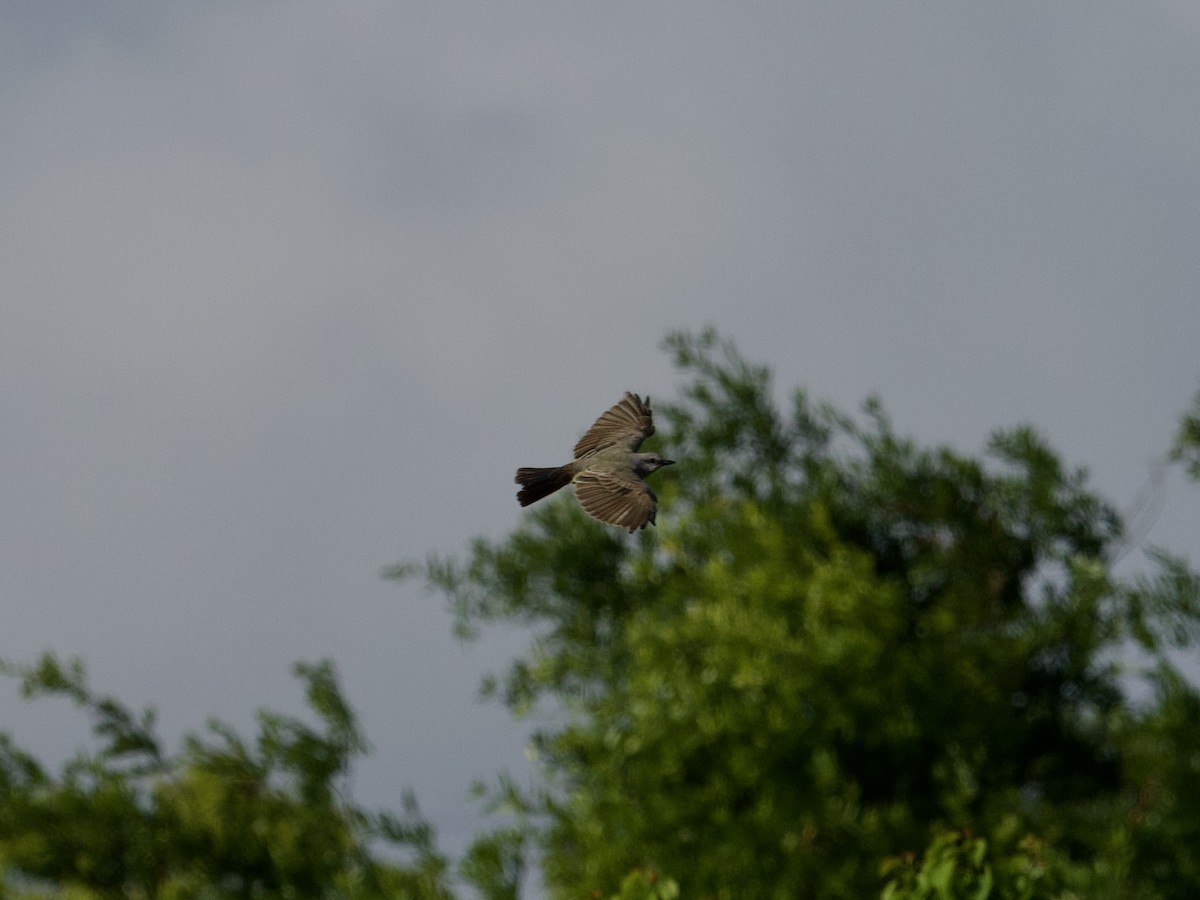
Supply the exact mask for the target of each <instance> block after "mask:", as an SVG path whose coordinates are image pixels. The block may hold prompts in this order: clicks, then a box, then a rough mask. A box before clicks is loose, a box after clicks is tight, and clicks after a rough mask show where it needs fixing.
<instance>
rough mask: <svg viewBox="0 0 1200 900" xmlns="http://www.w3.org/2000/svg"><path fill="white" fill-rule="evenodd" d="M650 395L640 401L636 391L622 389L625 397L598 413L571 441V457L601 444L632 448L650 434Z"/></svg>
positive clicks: (639, 444)
mask: <svg viewBox="0 0 1200 900" xmlns="http://www.w3.org/2000/svg"><path fill="white" fill-rule="evenodd" d="M652 417H653V413H652V412H651V410H650V398H649V397H647V398H646V401H645V402H644V403H643V402H642V398H641V397H639V396H638V395H637V394H631V393H629V392H628V391H626V392H625V399H624V400H622V401H621V402H620V403H618V404H617V405H616V406H614V407H613V408H612V409H610V410H609V411H608V412H606V413H605V414H604V415H602V416H601V417H600V418H598V419H597V420H596V423H595V424H594V425H592V427H591V428H589V429H588V430H587V434H585V435H584V436H583V437H581V438H580V439H579V443H578V444H576V445H575V458H576V459H579V458H580V457H581V456H586V455H587V454H589V453H591V452H593V451H595V450H602V449H604V448H605V447H614V446H617V447H624V448H625V449H626V450H629V451H630V452H633V451H635V450H637V448H638V447H640V446H641V444H642V441H644V440H645V439H646V438H648V437H650V435H652V434H654V422H653V418H652Z"/></svg>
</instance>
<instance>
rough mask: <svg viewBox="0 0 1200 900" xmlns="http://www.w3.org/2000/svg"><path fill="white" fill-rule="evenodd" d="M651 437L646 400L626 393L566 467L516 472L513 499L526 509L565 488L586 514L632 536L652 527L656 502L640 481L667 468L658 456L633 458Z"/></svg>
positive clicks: (668, 462)
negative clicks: (516, 487) (516, 489)
mask: <svg viewBox="0 0 1200 900" xmlns="http://www.w3.org/2000/svg"><path fill="white" fill-rule="evenodd" d="M652 434H654V421H653V413H652V411H651V409H650V399H649V398H646V400H645V401H644V402H643V400H642V399H641V398H640V397H639V396H638V395H637V394H631V393H629V392H626V394H625V399H623V400H622V401H621V402H620V403H618V404H617V405H616V406H614V407H612V409H610V410H608V412H606V413H605V414H604V415H602V416H601V417H600V418H599V419H597V420H596V422H595V424H594V425H592V427H591V428H589V429H588V430H587V433H585V434H584V436H583V437H581V438H580V439H579V443H577V444H576V445H575V458H574V459H573V460H571V462H569V463H567V464H566V465H565V466H554V467H551V468H545V469H531V468H525V469H518V470H517V484H519V485H521V490H520V491H519V492H518V493H517V500H518V501H520V503H521V505H522V506H528V505H529V504H531V503H534V502H536V501H538V500H541V499H542V498H543V497H546V496H549V495H550V494H553V493H554V492H555V491H557V490H559V489H560V488H564V487H566V486H567V485H568V484H574V485H575V495H576V496H577V497H578V498H579V503H580V505H582V506H583V508H584V510H586V511H587V512H588V514H589V515H592V516H594V517H595V518H597V519H599V520H600V521H601V522H605V523H607V524H609V525H617V526H620V527H621V528H628V529H629V532H630V533H631V534H632V533H633V532H635V531H637V530H638V529H639V528H645V527H646V525H647V523H651V524H653V523H654V520H655V516H656V515H657V512H658V498H657V497H656V496H654V491H652V490H650V486H649V485H648V484H646V482H645V480H644V479H645V477H646V476H647V475H649V474H650V473H651V472H653V471H655V470H656V469H660V468H662V467H663V466H669V465H672V463H673V461H672V460H669V459H663V458H662V457H661V456H659V455H658V454H657V453H638V452H637V449H638V447H639V446H641V443H642V441H643V440H645V439H646V438H648V437H649V436H650V435H652Z"/></svg>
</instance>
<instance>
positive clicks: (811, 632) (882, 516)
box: [0, 331, 1200, 900]
mask: <svg viewBox="0 0 1200 900" xmlns="http://www.w3.org/2000/svg"><path fill="white" fill-rule="evenodd" d="M666 347H667V350H668V351H669V352H670V353H671V354H672V356H673V358H674V361H675V363H676V365H677V367H678V368H679V370H680V372H681V373H682V376H683V379H684V384H683V388H682V392H681V399H680V400H679V401H678V402H675V403H667V404H663V403H662V402H661V401H660V402H659V403H658V404H657V406H658V410H657V413H658V425H659V429H658V434H657V435H656V436H655V438H653V439H652V441H651V443H650V446H648V447H647V448H644V449H661V450H663V451H664V452H665V453H666V454H667V455H670V456H671V457H672V458H674V459H676V460H678V461H679V465H677V466H675V467H674V468H673V469H671V470H668V471H666V472H665V473H663V474H661V475H659V476H657V478H658V481H657V483H656V490H657V491H658V493H659V495H660V500H661V514H660V515H659V517H658V528H657V529H648V530H647V531H645V532H640V533H638V534H637V535H636V536H632V537H631V536H628V535H626V534H625V533H624V532H622V531H618V530H616V529H611V528H607V527H605V526H603V525H601V524H599V523H597V522H595V521H594V520H592V519H590V518H588V517H587V516H586V514H584V513H583V511H582V510H581V509H579V507H578V505H577V504H575V503H573V502H572V501H571V500H570V499H569V498H566V499H555V500H551V501H548V502H546V503H544V504H541V505H540V506H539V507H536V508H534V509H533V510H531V511H529V512H528V513H527V514H526V516H525V518H524V519H523V520H522V524H521V525H520V527H518V528H517V529H516V531H515V532H513V533H512V534H511V535H509V536H508V537H506V538H504V539H503V540H499V541H486V540H482V539H481V540H476V541H475V542H474V543H473V544H472V545H471V546H470V548H469V551H468V552H467V554H466V555H465V556H464V557H462V558H457V557H449V558H447V557H431V558H429V559H427V560H425V561H424V562H422V563H416V564H414V563H402V564H400V565H398V566H396V567H395V568H394V569H393V570H392V572H391V574H393V575H395V576H397V577H403V578H414V577H415V578H419V579H424V580H425V581H426V582H427V583H428V584H430V585H432V586H433V587H434V588H435V589H436V590H437V591H439V592H441V593H442V594H444V596H445V597H446V598H447V600H448V602H449V604H450V608H451V610H452V611H453V615H454V623H455V628H456V629H457V631H458V632H459V633H460V634H462V635H464V636H468V637H469V636H471V635H475V634H479V633H481V632H482V631H484V630H486V629H487V628H489V627H493V626H496V625H506V626H507V625H511V624H514V623H515V624H519V625H522V626H525V627H526V628H528V629H529V633H530V634H531V643H530V645H529V648H528V651H527V652H526V653H525V654H524V655H523V656H522V657H521V658H519V659H518V660H516V661H515V662H514V663H513V664H512V666H511V667H510V668H509V669H508V670H507V671H505V672H502V673H499V674H498V675H497V676H495V677H492V678H489V679H488V680H487V681H486V682H485V684H484V685H483V691H484V694H485V695H486V696H488V697H490V698H492V699H494V700H496V701H498V702H501V703H503V704H505V705H506V706H507V707H508V709H509V710H511V712H512V714H513V715H515V716H518V717H521V716H528V715H530V714H531V713H532V712H534V711H541V712H544V713H546V715H545V716H543V717H541V718H540V719H539V721H544V722H547V723H550V724H548V725H546V726H545V727H543V728H542V729H541V730H540V731H538V732H537V733H536V735H535V738H534V741H533V747H532V750H533V752H534V753H535V755H536V760H537V766H538V770H539V772H540V774H541V778H542V783H541V787H540V788H539V789H537V790H532V791H528V790H521V789H518V787H517V786H516V785H515V783H514V782H513V781H512V780H511V779H508V778H506V777H504V776H503V775H501V776H500V778H499V780H498V782H497V784H496V785H495V786H494V787H492V788H486V789H485V788H479V793H480V794H481V796H482V797H483V800H484V803H485V806H486V808H487V809H489V810H491V811H493V812H494V813H496V814H497V819H496V821H497V825H496V827H495V828H493V829H492V830H491V831H488V832H486V833H484V834H481V835H480V837H479V838H478V839H477V841H476V842H475V844H474V845H473V846H472V847H471V849H470V850H469V851H468V853H467V854H466V855H465V857H464V858H463V859H462V860H459V861H458V864H457V866H452V865H451V864H450V862H449V861H448V860H446V859H445V858H444V857H443V856H442V855H441V854H440V853H439V852H438V851H437V850H436V848H435V846H434V840H433V835H432V831H431V829H430V827H429V825H428V823H426V822H425V821H424V820H423V819H422V818H421V816H420V814H419V812H418V810H417V809H416V806H415V801H413V803H412V805H410V806H409V807H408V808H407V809H406V810H404V811H402V813H401V814H400V815H389V814H386V813H377V812H369V811H366V810H363V809H361V808H359V807H358V806H356V805H354V804H353V803H352V802H350V801H349V800H347V799H346V798H345V797H344V796H343V795H342V793H341V792H340V791H339V790H338V789H337V785H338V783H339V779H341V778H343V777H344V776H345V774H346V773H347V771H348V769H349V767H350V766H351V764H352V762H353V760H354V759H355V758H356V757H357V756H358V755H359V754H361V753H362V752H363V751H364V748H365V741H364V739H363V737H362V735H361V734H360V733H359V731H358V729H357V725H356V723H355V721H354V717H353V713H352V711H351V709H350V707H349V705H348V703H347V702H346V700H345V699H344V698H343V697H342V695H341V693H340V691H339V689H338V686H337V683H336V678H335V676H334V671H333V669H332V666H331V664H329V663H322V664H318V665H307V666H301V667H299V668H298V670H297V672H298V675H299V676H300V678H301V679H302V680H303V681H304V683H305V685H306V687H307V691H308V698H309V703H310V706H311V707H312V710H313V713H314V715H315V716H316V717H317V719H318V721H319V723H320V725H319V726H318V727H314V726H313V725H311V724H305V723H304V722H301V721H299V720H296V719H292V718H288V717H281V716H277V715H275V714H271V713H263V714H262V715H261V716H260V720H259V729H260V733H259V734H258V735H257V737H256V739H255V740H253V741H245V740H243V739H242V738H240V737H238V736H237V735H236V734H234V733H233V732H232V731H231V730H230V729H228V728H227V727H225V726H222V725H220V724H215V725H213V726H211V728H210V730H209V732H208V734H207V736H193V737H190V738H188V739H187V740H186V741H185V743H184V746H183V748H182V749H181V750H180V751H179V752H178V753H176V754H174V755H169V754H166V753H165V752H164V751H163V749H162V748H161V746H160V744H159V742H158V740H157V738H155V736H154V733H153V719H152V717H151V716H149V715H141V716H138V715H134V714H133V713H131V712H130V711H128V710H126V709H125V708H124V707H122V706H121V705H120V704H119V703H118V702H117V701H115V700H112V699H111V698H102V697H96V696H94V695H93V694H92V693H91V692H90V689H89V688H88V687H87V685H86V682H85V680H84V678H83V673H82V670H81V669H78V668H76V667H73V666H71V665H64V664H61V663H59V662H58V661H57V660H55V659H54V658H52V657H48V658H46V659H44V660H43V661H42V662H41V663H40V664H39V665H36V666H33V667H30V668H21V667H18V666H11V665H10V666H9V667H8V669H9V671H10V673H12V674H14V675H16V676H18V677H19V679H20V680H21V684H22V686H23V688H24V689H25V690H26V691H27V692H28V693H32V694H44V693H56V694H62V695H66V696H68V697H71V698H72V699H74V700H75V702H76V703H78V704H80V705H81V706H83V707H84V708H86V709H87V710H88V711H89V712H90V714H91V715H92V716H93V721H94V730H95V732H96V734H97V736H98V738H99V739H100V740H101V745H102V746H101V748H100V750H99V751H98V752H95V753H92V754H90V755H88V754H81V755H80V756H78V757H77V758H76V759H74V760H72V761H71V762H70V763H68V765H67V766H66V767H65V768H64V770H63V772H62V773H61V774H59V775H51V774H49V773H48V772H47V771H46V770H45V769H44V768H43V767H42V766H41V764H40V763H38V762H37V761H36V760H34V759H33V758H32V757H31V756H29V755H28V754H27V753H24V752H23V751H21V750H20V749H19V748H18V747H17V746H16V744H15V743H14V742H13V740H12V739H11V737H10V736H7V735H5V736H4V737H3V740H2V741H0V865H3V866H5V867H7V870H8V872H9V875H10V877H9V878H8V880H7V881H5V882H2V883H0V896H4V891H6V890H7V891H8V892H10V893H12V894H13V895H14V896H28V895H30V893H31V892H35V893H36V891H44V892H45V893H46V894H47V895H49V894H53V893H54V892H55V891H57V890H59V889H68V888H69V889H71V890H74V891H76V892H77V893H76V894H75V896H81V897H83V896H86V897H93V896H94V897H105V896H143V897H159V896H162V897H214V898H215V897H226V896H228V897H241V896H254V897H287V896H297V897H300V896H352V897H368V896H369V897H375V896H380V897H384V896H388V897H411V898H418V900H423V898H435V897H436V898H441V897H450V896H452V895H454V894H455V892H456V891H458V890H459V887H460V886H461V885H462V884H463V883H466V884H469V885H472V886H473V889H474V890H475V891H476V892H478V893H479V894H480V895H482V896H484V897H487V898H495V900H499V898H516V897H518V896H519V895H520V885H521V882H522V879H523V877H524V875H525V873H526V872H527V871H528V870H529V868H530V867H531V865H533V864H534V863H536V864H537V865H538V867H539V868H540V870H541V872H542V874H543V878H544V881H545V884H546V890H547V891H548V892H549V895H550V896H552V897H556V898H558V897H561V898H580V897H585V898H586V897H596V898H619V900H673V898H677V897H678V898H711V900H717V898H730V900H732V898H739V900H740V898H764V900H769V898H780V900H783V898H788V900H792V898H814V900H826V898H829V900H833V898H856V900H857V898H862V897H869V896H882V897H883V898H885V900H917V898H942V900H945V898H980V900H982V898H989V897H991V898H1010V897H1013V898H1060V900H1065V898H1071V897H1078V898H1084V897H1086V898H1100V900H1103V898H1118V897H1120V898H1164V900H1174V898H1181V900H1182V898H1191V897H1195V896H1200V807H1197V805H1196V803H1195V799H1196V798H1197V797H1200V750H1198V749H1197V748H1198V747H1200V693H1198V692H1197V690H1196V688H1195V686H1194V685H1193V684H1192V683H1191V682H1190V681H1189V680H1188V679H1187V678H1186V677H1185V676H1184V674H1183V673H1182V672H1181V671H1180V668H1179V663H1180V660H1181V659H1186V658H1189V657H1188V654H1189V653H1190V654H1192V656H1191V657H1190V658H1192V659H1194V651H1195V648H1196V640H1197V636H1198V635H1200V575H1198V574H1197V573H1196V572H1195V571H1194V570H1193V569H1192V568H1191V567H1190V564H1189V563H1188V562H1187V560H1186V559H1184V558H1183V557H1181V556H1177V555H1173V554H1171V553H1168V552H1166V551H1164V550H1161V549H1156V548H1150V549H1149V550H1148V555H1147V564H1146V565H1145V566H1142V567H1141V570H1140V572H1139V574H1137V575H1134V576H1131V577H1125V578H1122V577H1118V575H1117V574H1116V573H1115V572H1114V562H1115V560H1116V559H1117V558H1118V557H1119V556H1120V555H1121V554H1123V553H1125V552H1126V551H1127V550H1128V549H1129V541H1130V538H1129V536H1128V535H1127V534H1126V532H1125V529H1124V527H1123V523H1122V521H1121V517H1120V516H1119V515H1118V514H1117V512H1116V510H1115V509H1114V508H1113V506H1112V505H1111V504H1110V503H1108V502H1106V501H1105V500H1104V499H1103V498H1101V497H1099V496H1098V495H1097V494H1096V493H1095V492H1094V491H1093V490H1092V489H1091V488H1090V487H1089V485H1088V482H1087V478H1086V475H1085V473H1084V472H1083V471H1082V470H1079V469H1075V468H1071V467H1070V466H1068V465H1066V464H1065V463H1064V462H1063V461H1062V460H1061V459H1060V458H1059V457H1058V455H1057V454H1056V453H1055V452H1054V451H1053V449H1052V448H1051V447H1050V446H1049V445H1048V443H1047V442H1046V441H1045V440H1044V439H1043V438H1042V437H1041V436H1040V435H1039V434H1038V433H1037V432H1036V431H1035V430H1034V429H1032V428H1029V427H1016V428H1012V429H1008V430H1003V431H998V432H996V433H995V434H994V435H992V436H991V438H990V440H989V441H988V442H987V445H986V448H985V452H984V453H982V454H981V455H971V454H966V453H963V452H961V451H959V450H956V449H953V448H950V447H926V446H922V445H921V444H919V443H918V442H916V441H914V440H913V439H911V438H908V437H905V436H903V435H902V434H900V433H898V432H897V430H896V429H895V428H894V426H893V425H892V423H891V422H890V421H889V419H888V417H887V416H886V414H885V413H884V411H883V408H882V405H881V404H880V403H879V402H878V401H876V400H869V401H868V402H867V403H866V404H865V405H864V408H863V410H862V412H861V413H860V414H858V415H849V414H846V413H844V412H842V411H839V410H837V409H835V408H833V407H831V406H829V405H827V404H821V403H817V402H814V401H812V400H811V399H810V398H809V397H808V396H807V395H806V394H805V393H804V392H803V391H794V392H792V394H791V395H790V396H789V397H787V398H786V402H784V403H781V402H779V397H780V396H782V395H781V394H779V393H778V392H777V391H776V388H775V386H774V384H773V382H772V377H771V372H770V370H769V368H768V367H766V366H762V365H755V364H752V363H750V362H747V361H746V360H745V359H743V358H742V357H741V356H740V355H739V354H738V353H737V351H736V350H735V348H734V347H733V346H732V345H731V344H730V343H728V342H725V341H722V340H721V339H720V338H719V337H718V336H717V335H716V334H715V333H714V332H711V331H706V332H703V333H700V334H684V333H680V334H675V335H672V336H671V337H669V338H668V340H667V342H666ZM1197 422H1200V396H1198V397H1197V401H1196V405H1195V407H1194V409H1193V410H1192V411H1190V412H1189V413H1188V414H1187V415H1186V416H1185V417H1184V419H1183V422H1182V425H1181V429H1180V432H1179V435H1178V437H1177V440H1176V443H1175V446H1174V450H1173V453H1174V456H1175V458H1176V459H1177V460H1178V461H1180V462H1181V463H1182V464H1183V466H1184V467H1185V469H1187V470H1189V471H1190V472H1191V475H1192V476H1193V477H1196V478H1200V467H1197V464H1196V460H1197V459H1198V458H1200V427H1198V426H1197ZM656 442H657V444H656ZM1131 649H1135V650H1136V654H1131V653H1130V652H1129V651H1130V650H1131ZM1135 657H1136V659H1137V660H1138V663H1137V669H1136V670H1135V669H1133V668H1132V664H1131V663H1129V662H1128V660H1130V659H1131V658H1135ZM1134 677H1137V678H1141V679H1143V680H1144V682H1145V683H1146V684H1148V685H1149V686H1150V690H1149V691H1148V692H1147V696H1146V699H1143V700H1140V701H1138V702H1134V700H1132V699H1131V697H1130V694H1129V692H1128V690H1127V687H1128V685H1129V683H1130V679H1132V678H1134ZM418 788H419V786H418ZM388 844H391V845H394V846H395V847H397V848H399V849H400V850H402V851H403V853H401V854H400V855H399V856H397V854H396V853H395V852H393V851H388V850H386V849H385V845H388ZM78 892H83V893H78Z"/></svg>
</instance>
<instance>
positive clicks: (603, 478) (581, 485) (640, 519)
mask: <svg viewBox="0 0 1200 900" xmlns="http://www.w3.org/2000/svg"><path fill="white" fill-rule="evenodd" d="M575 496H576V497H578V498H579V505H580V506H582V507H583V508H584V510H585V511H587V513H588V514H589V515H591V516H594V517H595V518H597V519H599V520H600V521H601V522H604V523H605V524H606V525H616V526H618V527H620V528H628V529H629V533H630V534H633V533H634V532H635V531H637V530H638V529H639V528H645V527H646V523H647V522H654V518H655V516H656V515H657V514H658V498H657V497H655V496H654V491H652V490H650V486H649V485H648V484H646V482H644V481H642V480H641V479H640V478H632V477H631V478H622V477H621V476H619V475H613V474H612V473H610V472H581V473H579V474H578V475H576V476H575Z"/></svg>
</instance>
